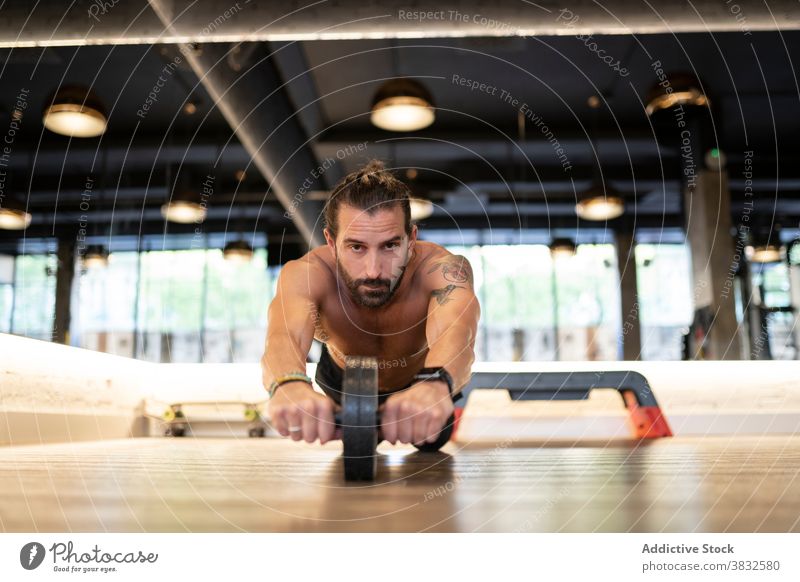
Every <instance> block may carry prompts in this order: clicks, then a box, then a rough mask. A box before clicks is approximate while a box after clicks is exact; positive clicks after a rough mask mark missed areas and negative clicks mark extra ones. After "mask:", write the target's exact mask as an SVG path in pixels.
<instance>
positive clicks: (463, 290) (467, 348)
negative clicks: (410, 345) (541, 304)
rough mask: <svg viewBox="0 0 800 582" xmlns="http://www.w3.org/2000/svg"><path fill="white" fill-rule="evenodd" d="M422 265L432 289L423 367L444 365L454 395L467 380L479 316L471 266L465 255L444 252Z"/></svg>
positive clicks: (472, 357) (472, 359) (429, 286)
mask: <svg viewBox="0 0 800 582" xmlns="http://www.w3.org/2000/svg"><path fill="white" fill-rule="evenodd" d="M423 268H424V270H425V277H426V278H427V284H428V288H429V289H431V299H430V303H429V305H428V319H427V323H426V326H425V333H426V335H427V339H428V348H429V351H428V355H427V357H426V358H425V367H443V368H445V369H446V370H447V371H448V372H449V373H450V375H451V376H452V377H453V393H454V394H456V393H457V392H458V391H459V390H461V388H463V387H464V386H465V385H466V384H467V383H468V382H469V378H470V374H471V369H472V362H473V361H474V360H475V355H474V354H475V334H476V332H477V331H478V320H479V319H480V315H481V308H480V305H479V304H478V298H477V297H476V296H475V290H474V283H473V276H472V267H471V266H470V264H469V261H467V259H466V257H463V256H461V255H453V254H447V255H445V256H442V257H439V258H437V259H434V260H432V261H430V262H429V263H428V264H427V265H425V266H424V267H423Z"/></svg>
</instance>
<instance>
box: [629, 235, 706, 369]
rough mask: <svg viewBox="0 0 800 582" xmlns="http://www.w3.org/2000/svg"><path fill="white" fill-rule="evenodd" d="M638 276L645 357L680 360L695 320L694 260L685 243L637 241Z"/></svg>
mask: <svg viewBox="0 0 800 582" xmlns="http://www.w3.org/2000/svg"><path fill="white" fill-rule="evenodd" d="M636 279H637V283H636V284H637V289H638V297H639V306H640V310H639V316H640V325H641V337H642V359H643V360H680V359H681V357H682V347H681V345H682V344H681V341H682V340H681V337H682V335H683V333H684V331H685V330H686V329H687V328H688V327H689V325H690V324H691V322H692V318H693V314H694V306H693V304H692V288H691V280H692V276H691V261H690V257H689V247H688V246H687V245H685V244H680V245H677V244H637V245H636Z"/></svg>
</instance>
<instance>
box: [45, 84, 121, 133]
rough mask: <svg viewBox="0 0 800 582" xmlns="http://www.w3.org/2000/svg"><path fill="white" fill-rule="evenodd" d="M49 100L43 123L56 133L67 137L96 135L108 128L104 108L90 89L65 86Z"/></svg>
mask: <svg viewBox="0 0 800 582" xmlns="http://www.w3.org/2000/svg"><path fill="white" fill-rule="evenodd" d="M47 103H48V105H47V106H46V107H45V110H44V112H43V114H42V122H43V123H44V126H45V127H46V128H47V129H49V130H50V131H52V132H54V133H58V134H60V135H66V136H68V137H97V136H98V135H102V134H103V133H104V132H105V130H106V125H107V123H108V119H107V118H106V114H105V108H104V107H103V104H102V103H101V101H100V99H99V98H98V97H97V96H96V95H95V94H94V93H93V92H92V91H90V90H89V89H86V88H83V87H77V86H68V87H62V88H61V89H59V90H58V91H56V93H55V94H54V95H53V97H52V99H50V100H49V101H48V102H47Z"/></svg>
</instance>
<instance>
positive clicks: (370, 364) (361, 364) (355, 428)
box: [341, 356, 379, 481]
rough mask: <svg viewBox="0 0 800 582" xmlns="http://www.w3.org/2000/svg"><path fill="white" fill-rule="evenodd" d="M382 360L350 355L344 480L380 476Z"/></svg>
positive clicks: (344, 397) (345, 385)
mask: <svg viewBox="0 0 800 582" xmlns="http://www.w3.org/2000/svg"><path fill="white" fill-rule="evenodd" d="M377 416H378V361H377V360H376V359H375V358H367V357H358V356H348V357H347V360H346V367H345V371H344V379H343V382H342V413H341V419H342V442H343V445H344V477H345V479H346V480H348V481H372V480H374V479H375V475H376V474H377V469H378V465H377V450H376V449H377V447H378V428H379V427H378V425H377Z"/></svg>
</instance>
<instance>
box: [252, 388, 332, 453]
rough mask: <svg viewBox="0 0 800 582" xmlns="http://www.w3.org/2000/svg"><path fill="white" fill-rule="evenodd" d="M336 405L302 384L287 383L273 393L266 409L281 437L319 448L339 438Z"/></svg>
mask: <svg viewBox="0 0 800 582" xmlns="http://www.w3.org/2000/svg"><path fill="white" fill-rule="evenodd" d="M335 406H336V404H335V403H334V401H333V400H331V399H330V398H328V397H327V396H325V395H323V394H320V393H319V392H315V391H314V389H313V388H311V386H309V385H308V384H306V383H305V382H287V383H286V384H282V385H281V386H279V387H278V389H277V390H276V391H275V394H274V395H273V397H272V398H271V399H270V401H269V405H268V407H267V409H268V411H269V417H270V420H271V421H272V425H273V426H274V427H275V429H276V430H277V431H278V432H279V433H280V434H281V435H282V436H291V437H292V440H295V441H299V440H301V439H303V440H305V441H306V442H307V443H313V442H314V441H315V440H317V438H319V442H320V444H323V445H324V444H325V443H327V442H328V441H330V440H332V439H335V438H341V434H340V433H341V431H337V430H336V427H335V425H334V419H333V414H334V408H335Z"/></svg>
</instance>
